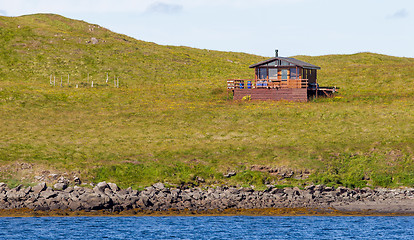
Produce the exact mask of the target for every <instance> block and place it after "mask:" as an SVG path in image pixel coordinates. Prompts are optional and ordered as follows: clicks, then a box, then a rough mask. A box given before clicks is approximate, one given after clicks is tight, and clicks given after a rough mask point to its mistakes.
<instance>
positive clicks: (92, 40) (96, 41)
mask: <svg viewBox="0 0 414 240" xmlns="http://www.w3.org/2000/svg"><path fill="white" fill-rule="evenodd" d="M98 42H99V40H98V39H96V38H94V37H92V38H91V43H92V44H97V43H98Z"/></svg>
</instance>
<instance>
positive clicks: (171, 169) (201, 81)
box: [0, 15, 414, 188]
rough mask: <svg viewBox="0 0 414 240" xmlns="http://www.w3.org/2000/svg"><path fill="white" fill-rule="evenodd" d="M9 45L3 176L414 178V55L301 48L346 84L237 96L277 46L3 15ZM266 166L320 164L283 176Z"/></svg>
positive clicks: (2, 102) (0, 25) (3, 79)
mask: <svg viewBox="0 0 414 240" xmlns="http://www.w3.org/2000/svg"><path fill="white" fill-rule="evenodd" d="M95 39H96V40H97V42H96V40H95ZM94 43H95V44H94ZM0 45H1V46H2V47H1V48H0V132H1V135H0V167H1V168H0V170H1V171H0V180H1V181H7V182H22V181H23V182H25V181H26V182H31V181H34V180H35V176H39V175H42V174H47V173H48V172H58V173H64V172H66V173H71V172H75V173H77V174H80V175H81V178H82V179H86V180H87V181H94V182H97V181H101V180H106V181H111V182H116V183H118V184H120V185H121V186H123V187H125V186H133V187H135V188H139V187H143V186H146V185H148V184H151V183H154V182H157V181H163V182H168V183H171V184H196V185H197V184H221V183H227V184H240V185H252V184H253V185H256V186H263V185H264V184H266V183H277V184H281V185H286V184H288V185H299V186H300V185H305V184H310V183H315V184H317V183H324V184H328V185H345V186H350V187H363V186H366V185H367V184H368V185H370V186H392V187H396V186H401V185H403V186H414V164H413V163H414V153H413V151H414V134H413V133H414V132H413V124H412V123H413V122H414V103H413V102H414V101H413V100H414V59H411V58H397V57H390V56H385V55H379V54H372V53H358V54H354V55H329V56H320V57H308V56H297V58H298V59H301V60H304V61H308V62H310V63H312V64H315V65H318V66H321V67H322V70H320V71H319V76H318V79H319V82H320V85H336V86H339V87H340V88H341V92H340V94H339V95H338V96H337V97H335V98H332V99H318V100H315V101H312V102H308V103H292V102H233V101H229V100H227V93H226V82H225V80H226V79H227V78H249V77H252V75H253V71H252V70H251V69H249V68H248V66H249V65H250V64H252V63H255V62H258V61H261V60H263V59H265V58H264V57H260V56H254V55H248V54H243V53H231V52H218V51H209V50H201V49H193V48H188V47H174V46H160V45H157V44H154V43H148V42H143V41H138V40H135V39H132V38H130V37H127V36H124V35H120V34H116V33H113V32H110V31H108V30H107V29H105V28H102V27H99V26H97V25H93V24H89V23H85V22H81V21H75V20H71V19H67V18H64V17H61V16H57V15H30V16H22V17H17V18H9V17H0ZM68 74H69V76H70V84H68V83H67V78H68ZM107 74H108V76H109V82H108V83H106V81H105V80H106V78H107ZM51 75H54V76H55V78H56V86H51V85H50V76H51ZM88 75H89V78H88ZM114 77H118V78H119V81H120V87H119V88H114V87H113V78H114ZM61 78H62V82H63V84H62V85H63V86H62V87H60V79H61ZM92 81H94V85H95V88H90V87H85V86H89V85H90V84H91V82H92ZM76 85H78V86H81V87H79V88H76V87H75V86H76ZM252 166H262V167H266V168H283V169H292V170H294V171H295V172H296V173H298V172H300V171H301V170H305V169H306V170H308V171H310V172H311V175H310V177H309V178H308V179H305V180H297V179H294V178H285V179H280V177H279V176H277V175H271V174H269V173H267V172H264V171H257V170H258V169H259V168H258V167H255V168H252ZM229 171H235V172H237V174H236V175H235V176H233V177H230V178H225V177H224V176H223V173H227V172H229ZM203 180H204V181H203ZM200 182H201V183H200Z"/></svg>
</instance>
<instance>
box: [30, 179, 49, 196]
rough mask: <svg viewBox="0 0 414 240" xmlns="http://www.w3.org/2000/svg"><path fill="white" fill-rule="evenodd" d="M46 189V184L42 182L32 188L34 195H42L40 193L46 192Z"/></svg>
mask: <svg viewBox="0 0 414 240" xmlns="http://www.w3.org/2000/svg"><path fill="white" fill-rule="evenodd" d="M46 188H47V186H46V183H45V182H41V183H39V184H37V185H36V186H34V187H33V188H32V191H33V192H34V193H40V192H42V191H44V190H46Z"/></svg>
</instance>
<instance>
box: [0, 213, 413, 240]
mask: <svg viewBox="0 0 414 240" xmlns="http://www.w3.org/2000/svg"><path fill="white" fill-rule="evenodd" d="M0 239H414V217H316V216H310V217H250V216H235V217H40V218H35V217H33V218H30V217H27V218H12V217H6V218H0Z"/></svg>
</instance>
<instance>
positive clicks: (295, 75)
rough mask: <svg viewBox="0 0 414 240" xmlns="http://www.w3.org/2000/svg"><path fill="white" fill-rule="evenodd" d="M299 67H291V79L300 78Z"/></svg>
mask: <svg viewBox="0 0 414 240" xmlns="http://www.w3.org/2000/svg"><path fill="white" fill-rule="evenodd" d="M297 70H298V69H297V68H291V69H290V78H291V79H298V78H299V74H298V73H299V71H297Z"/></svg>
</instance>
